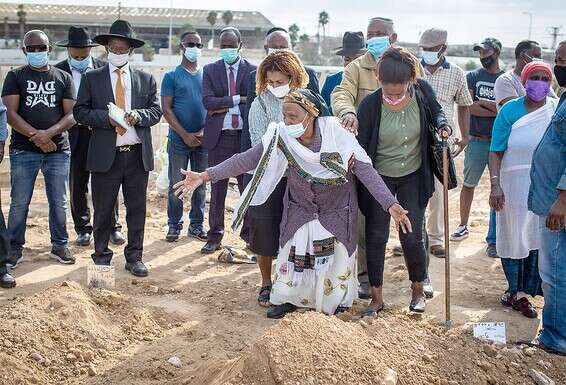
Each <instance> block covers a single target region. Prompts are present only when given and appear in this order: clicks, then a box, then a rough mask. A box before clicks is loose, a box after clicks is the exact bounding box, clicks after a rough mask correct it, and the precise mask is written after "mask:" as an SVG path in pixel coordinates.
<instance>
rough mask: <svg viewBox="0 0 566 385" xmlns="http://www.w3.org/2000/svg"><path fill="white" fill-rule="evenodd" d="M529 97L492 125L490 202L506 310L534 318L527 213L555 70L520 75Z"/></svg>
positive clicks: (534, 270)
mask: <svg viewBox="0 0 566 385" xmlns="http://www.w3.org/2000/svg"><path fill="white" fill-rule="evenodd" d="M521 81H522V82H523V85H524V86H525V90H526V93H527V94H526V96H524V97H520V98H517V99H514V100H511V101H509V102H507V103H505V105H504V106H503V107H502V108H501V110H500V111H499V114H498V115H497V118H496V119H495V123H494V125H493V137H492V141H491V148H490V157H489V171H490V175H491V194H490V198H489V203H490V205H491V207H492V208H494V209H495V210H496V211H497V254H498V255H499V256H500V257H501V265H502V266H503V271H504V272H505V277H506V279H507V283H508V289H507V291H506V292H505V293H504V294H503V296H502V297H501V303H502V304H503V305H504V306H508V307H512V308H513V309H515V310H517V311H520V312H521V314H523V315H524V316H525V317H528V318H536V317H537V312H536V310H535V309H534V307H533V306H532V304H531V303H530V301H529V300H528V296H529V295H530V296H533V297H534V296H536V295H542V290H541V278H540V275H539V270H538V249H539V247H540V232H539V230H538V229H539V217H538V216H537V215H535V214H534V213H532V212H530V211H529V210H528V195H529V187H530V171H531V162H532V157H533V153H534V151H535V149H536V147H537V145H538V143H539V142H540V140H541V139H542V136H543V135H544V133H545V131H546V128H547V127H548V125H549V123H550V121H551V118H552V115H553V114H554V110H555V109H556V104H557V101H556V99H553V98H550V97H548V94H549V92H550V86H551V82H552V70H551V68H550V66H549V65H548V64H546V63H543V62H539V61H534V62H531V63H529V64H527V65H526V66H525V68H524V69H523V71H522V73H521Z"/></svg>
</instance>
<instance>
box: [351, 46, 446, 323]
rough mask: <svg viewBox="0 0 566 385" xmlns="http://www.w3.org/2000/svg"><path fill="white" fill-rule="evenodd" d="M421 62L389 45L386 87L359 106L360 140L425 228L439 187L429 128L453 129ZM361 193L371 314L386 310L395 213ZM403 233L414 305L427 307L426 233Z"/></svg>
mask: <svg viewBox="0 0 566 385" xmlns="http://www.w3.org/2000/svg"><path fill="white" fill-rule="evenodd" d="M418 67H419V62H418V61H417V59H416V58H415V57H414V56H413V55H412V54H411V53H410V52H409V51H407V50H406V49H404V48H400V47H391V48H389V49H388V50H387V51H385V52H384V53H383V55H382V56H381V58H380V60H379V62H378V64H377V76H378V80H379V82H380V84H381V85H382V88H381V89H379V90H377V91H375V92H374V93H372V94H370V95H368V96H367V97H366V98H365V99H364V101H363V102H362V104H361V105H360V107H359V110H358V121H359V133H358V140H359V142H360V144H361V146H362V147H363V148H364V149H365V150H366V152H367V153H368V155H369V156H370V158H371V159H373V161H374V167H375V169H376V170H377V171H378V172H379V174H380V175H381V176H382V178H383V180H384V181H385V184H386V185H387V186H388V187H389V189H390V190H391V192H392V193H393V195H395V196H396V198H397V200H398V201H399V203H400V204H401V205H402V206H403V207H405V209H406V210H408V211H409V214H408V217H409V218H410V220H411V223H412V224H413V228H414V229H420V228H422V225H423V220H424V214H425V209H426V206H427V204H428V200H429V198H430V197H431V195H432V193H433V191H434V180H433V173H432V165H431V160H432V159H431V143H432V134H431V132H430V130H429V127H430V126H433V127H436V128H437V129H438V130H445V129H449V128H448V122H447V120H446V117H445V116H444V112H443V111H442V108H441V107H440V105H439V104H438V101H437V100H436V96H435V95H434V91H433V90H432V88H431V87H430V85H429V84H428V83H427V82H426V81H424V80H421V79H417V76H416V74H417V68H418ZM358 195H359V196H358V199H359V205H360V208H361V210H362V213H363V214H364V215H365V217H366V228H365V235H366V253H367V264H368V274H369V281H370V284H371V290H372V302H371V304H370V306H369V307H368V309H367V310H366V312H365V314H366V315H373V314H376V313H377V312H379V311H380V310H381V309H383V296H382V285H383V268H384V263H385V246H386V244H387V240H388V238H389V222H390V216H389V214H387V213H385V212H380V211H379V207H378V206H377V205H376V204H375V203H374V202H373V201H372V200H371V197H370V196H369V195H368V192H367V190H365V188H364V187H363V186H360V188H359V193H358ZM381 211H383V210H381ZM399 237H400V241H401V246H402V247H403V252H404V255H405V262H406V264H407V270H408V271H409V279H410V280H411V282H412V285H411V288H412V298H411V303H410V306H409V308H410V310H411V311H415V312H424V310H425V296H424V291H423V281H424V280H425V279H426V278H427V276H428V272H427V258H428V255H427V252H426V251H425V247H424V242H423V233H422V232H421V231H413V232H412V233H407V234H399Z"/></svg>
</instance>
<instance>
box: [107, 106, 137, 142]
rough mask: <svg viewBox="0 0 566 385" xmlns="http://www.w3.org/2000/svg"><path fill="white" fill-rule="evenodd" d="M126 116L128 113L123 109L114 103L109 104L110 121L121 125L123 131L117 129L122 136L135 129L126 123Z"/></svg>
mask: <svg viewBox="0 0 566 385" xmlns="http://www.w3.org/2000/svg"><path fill="white" fill-rule="evenodd" d="M125 115H126V112H125V111H124V110H123V109H121V108H120V107H118V106H117V105H115V104H114V103H108V116H110V119H112V120H113V121H115V122H116V123H118V124H119V125H120V128H121V129H120V128H118V127H116V129H117V132H118V134H120V135H124V134H125V133H126V132H127V131H128V130H131V129H133V127H132V126H130V125H129V124H128V123H127V122H126V119H124V116H125Z"/></svg>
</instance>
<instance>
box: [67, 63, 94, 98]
mask: <svg viewBox="0 0 566 385" xmlns="http://www.w3.org/2000/svg"><path fill="white" fill-rule="evenodd" d="M85 60H86V59H85ZM88 61H89V63H88V67H87V69H86V71H85V72H84V73H86V72H88V71H90V70H92V69H94V64H93V63H92V57H91V56H89V57H88ZM68 63H69V67H70V68H71V74H72V75H73V83H74V84H75V98H76V97H77V93H78V92H79V87H80V86H81V78H82V76H83V74H82V73H80V72H79V71H77V70H76V69H74V68H73V66H72V65H71V63H70V62H69V61H68Z"/></svg>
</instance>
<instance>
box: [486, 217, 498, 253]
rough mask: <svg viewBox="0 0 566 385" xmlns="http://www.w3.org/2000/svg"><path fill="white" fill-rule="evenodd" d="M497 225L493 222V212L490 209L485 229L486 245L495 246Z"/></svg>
mask: <svg viewBox="0 0 566 385" xmlns="http://www.w3.org/2000/svg"><path fill="white" fill-rule="evenodd" d="M496 236H497V223H496V221H495V210H494V209H491V211H490V212H489V228H488V229H487V237H485V241H486V242H487V244H488V245H495V243H496V241H497V239H496Z"/></svg>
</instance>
